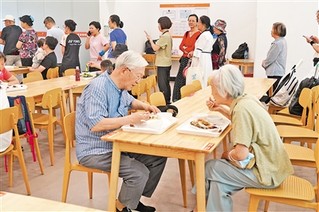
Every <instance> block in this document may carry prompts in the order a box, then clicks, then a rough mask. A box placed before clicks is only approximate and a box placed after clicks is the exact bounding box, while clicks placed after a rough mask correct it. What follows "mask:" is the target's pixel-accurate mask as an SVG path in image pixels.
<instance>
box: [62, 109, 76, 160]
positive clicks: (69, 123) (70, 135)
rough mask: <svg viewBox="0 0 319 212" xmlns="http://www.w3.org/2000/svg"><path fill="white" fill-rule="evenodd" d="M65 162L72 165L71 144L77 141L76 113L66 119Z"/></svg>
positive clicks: (70, 114)
mask: <svg viewBox="0 0 319 212" xmlns="http://www.w3.org/2000/svg"><path fill="white" fill-rule="evenodd" d="M64 132H65V161H66V162H67V163H69V164H71V143H72V142H73V141H74V140H75V112H71V113H69V114H68V115H66V116H65V117H64Z"/></svg>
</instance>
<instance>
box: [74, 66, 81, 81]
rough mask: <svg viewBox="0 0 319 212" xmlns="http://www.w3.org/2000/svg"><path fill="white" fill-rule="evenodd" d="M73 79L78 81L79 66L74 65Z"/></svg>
mask: <svg viewBox="0 0 319 212" xmlns="http://www.w3.org/2000/svg"><path fill="white" fill-rule="evenodd" d="M75 81H80V68H79V66H76V67H75Z"/></svg>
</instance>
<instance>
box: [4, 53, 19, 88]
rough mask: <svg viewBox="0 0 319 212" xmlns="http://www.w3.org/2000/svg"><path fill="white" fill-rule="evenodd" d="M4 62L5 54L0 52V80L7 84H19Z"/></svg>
mask: <svg viewBox="0 0 319 212" xmlns="http://www.w3.org/2000/svg"><path fill="white" fill-rule="evenodd" d="M5 62H6V56H5V55H4V54H3V53H2V52H0V82H1V81H2V82H7V83H8V84H9V85H13V84H19V80H18V79H17V78H16V77H15V76H14V75H13V74H11V73H10V72H9V71H8V70H7V69H6V68H5V67H4V64H5Z"/></svg>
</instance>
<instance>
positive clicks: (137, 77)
mask: <svg viewBox="0 0 319 212" xmlns="http://www.w3.org/2000/svg"><path fill="white" fill-rule="evenodd" d="M126 69H127V70H129V71H130V72H131V73H132V74H133V75H134V76H135V78H136V81H137V82H138V81H140V80H141V79H142V78H143V76H142V75H137V74H135V73H134V71H132V70H131V69H129V68H128V67H126Z"/></svg>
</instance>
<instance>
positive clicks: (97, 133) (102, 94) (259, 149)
mask: <svg viewBox="0 0 319 212" xmlns="http://www.w3.org/2000/svg"><path fill="white" fill-rule="evenodd" d="M19 19H20V22H21V27H22V28H23V29H24V31H22V30H21V28H20V27H18V26H16V25H15V19H14V17H12V16H10V15H8V16H6V17H5V19H4V21H5V25H6V27H5V28H4V29H3V32H2V35H1V39H0V43H1V44H4V54H3V53H0V69H1V75H0V77H2V78H0V79H1V80H3V78H4V77H5V78H6V79H7V80H8V81H9V83H16V82H17V79H15V78H14V77H13V76H12V75H11V74H10V73H8V72H6V71H3V70H5V68H4V63H5V62H6V64H8V65H18V66H20V65H23V66H31V68H30V71H38V72H41V73H42V75H43V78H44V79H45V78H46V73H47V71H48V69H49V68H52V67H56V66H57V65H58V64H59V63H61V65H60V75H63V72H64V71H65V70H66V69H69V68H75V67H76V66H80V60H79V49H80V46H81V39H80V37H79V36H78V35H77V34H76V33H75V30H76V26H77V23H75V22H74V20H71V19H68V20H65V22H64V31H62V30H61V29H59V28H57V27H56V25H55V21H54V19H53V18H52V17H46V18H45V19H44V24H45V27H46V28H47V29H48V33H47V37H46V38H45V39H44V40H43V41H41V40H39V39H38V37H37V34H36V32H35V30H34V29H33V28H32V26H33V22H34V19H33V17H32V16H30V15H24V16H22V17H20V18H19ZM317 19H319V12H317ZM157 23H158V30H159V32H160V36H159V39H158V40H157V41H154V40H153V39H152V38H151V36H150V35H149V34H148V33H147V32H145V34H146V38H147V40H149V41H150V44H151V47H152V49H153V50H154V51H155V53H156V60H155V65H156V67H157V77H158V86H159V89H160V91H161V92H163V93H164V97H165V100H166V103H167V104H170V103H171V93H173V98H172V101H177V100H178V99H180V98H181V95H180V88H181V87H182V86H183V85H185V83H186V82H185V76H183V70H184V69H185V67H187V66H190V67H199V68H200V70H201V72H202V73H201V78H200V79H199V80H200V81H201V84H202V87H206V86H207V82H208V79H209V78H211V80H210V81H209V84H210V86H211V93H212V96H213V97H214V98H210V99H208V100H207V102H206V106H207V108H208V109H209V110H211V111H218V112H220V113H221V114H223V115H224V116H226V117H227V118H229V119H231V122H232V133H231V136H232V138H231V141H232V144H233V147H232V148H231V150H230V151H227V152H224V153H223V154H222V157H221V159H214V160H208V161H207V162H206V170H205V176H206V194H207V197H206V198H207V211H231V210H232V199H231V195H232V194H233V193H234V192H236V191H239V190H241V189H243V188H244V187H255V188H275V187H278V186H279V185H280V184H281V183H282V182H283V181H284V180H285V178H286V177H287V176H288V175H290V174H292V172H293V168H292V165H291V162H290V160H289V158H288V155H287V153H286V151H285V149H284V146H283V144H282V141H281V139H280V136H279V134H278V132H277V130H276V128H275V125H274V122H273V121H272V119H271V117H270V115H269V114H268V112H267V111H266V110H265V109H264V108H263V106H262V104H261V103H260V102H259V100H258V99H257V98H256V97H254V96H251V95H247V94H245V93H244V78H243V75H242V73H241V72H240V70H239V69H238V68H237V67H235V66H233V65H228V64H225V63H226V52H227V46H228V41H227V36H226V22H225V21H224V20H222V19H218V20H216V21H215V23H214V25H211V20H210V18H209V17H208V16H206V15H203V16H200V17H198V16H197V15H196V14H191V15H189V17H188V26H189V30H188V31H187V32H185V34H184V36H183V39H182V41H181V44H180V46H179V49H180V50H181V51H182V54H183V55H182V57H181V59H180V66H179V70H178V74H177V78H176V82H175V85H174V89H173V92H171V89H170V84H169V80H170V70H171V66H172V60H171V56H172V45H173V41H172V35H171V33H170V28H171V27H172V21H171V20H170V18H169V17H167V16H162V17H160V18H159V19H158V21H157ZM318 23H319V22H318ZM108 24H109V26H110V28H111V29H113V31H112V32H111V33H110V40H107V39H106V38H105V37H104V36H103V35H102V34H101V33H100V30H101V25H100V23H99V22H97V21H92V22H90V23H89V31H88V33H87V38H86V41H85V48H86V49H88V50H89V52H90V61H89V62H88V63H87V64H88V67H89V71H96V70H102V73H101V74H100V76H99V77H96V78H95V79H93V80H92V81H91V82H90V84H89V85H88V86H86V87H85V88H84V90H83V93H82V95H81V97H80V99H79V101H78V104H77V107H76V124H75V134H76V155H77V159H78V161H79V163H80V164H82V165H84V166H86V167H91V168H96V169H100V170H103V171H107V172H109V171H110V170H111V164H112V148H113V147H112V142H105V141H102V140H101V136H103V135H105V134H108V133H110V132H112V131H114V130H116V129H118V128H120V127H121V126H123V125H134V124H138V123H141V122H143V121H145V120H148V119H150V118H151V113H158V112H160V111H159V109H158V108H157V107H155V106H153V105H150V104H147V103H145V102H142V101H140V100H137V99H135V98H134V97H133V96H132V95H130V93H129V91H130V90H131V89H132V87H133V86H135V85H137V84H138V82H139V81H140V80H141V79H142V78H143V76H144V72H145V66H147V62H146V60H145V59H144V58H143V57H142V55H141V54H140V53H137V52H134V51H132V50H128V48H127V35H126V34H125V32H124V31H123V29H122V27H123V25H124V24H123V22H122V21H121V20H120V17H119V16H117V15H111V16H110V17H109V21H108ZM271 36H272V37H273V38H274V39H275V40H274V41H273V42H272V44H271V47H270V50H269V52H268V54H267V58H266V59H265V60H263V62H262V67H263V68H264V69H265V70H266V74H267V77H269V78H275V79H277V82H278V81H279V80H280V78H281V77H282V76H283V75H284V73H285V67H286V58H287V43H286V41H285V39H284V37H285V36H286V27H285V25H284V24H283V23H280V22H276V23H274V24H273V26H272V30H271ZM306 40H307V42H309V43H310V44H311V46H312V47H313V48H314V49H315V51H316V52H319V50H318V51H317V49H319V48H318V43H319V40H318V38H317V37H315V36H311V37H306ZM57 46H58V47H59V48H57ZM5 55H6V56H5ZM104 55H106V56H107V58H110V60H103V59H102V58H103V57H104ZM112 62H113V63H115V65H114V66H113V64H112ZM275 86H276V84H275ZM225 106H226V107H225ZM131 109H134V110H142V111H138V112H134V113H129V110H131ZM251 117H254V118H251ZM274 152H276V154H273V153H274ZM251 155H253V157H251ZM252 158H255V160H254V163H253V164H252V165H251V166H249V167H248V166H246V165H245V166H243V167H237V166H235V165H234V163H233V162H241V161H247V160H252ZM166 161H167V158H165V157H158V156H151V155H142V154H136V153H127V152H123V153H122V154H121V160H120V169H119V176H120V177H122V178H123V183H122V185H121V189H120V192H119V194H118V199H117V202H116V208H117V211H131V209H135V210H137V211H143V212H153V211H155V210H156V209H155V208H154V207H152V206H146V205H144V204H143V203H142V202H141V201H140V199H141V196H145V197H151V196H152V194H153V193H154V191H155V189H156V187H157V185H158V183H159V181H160V178H161V175H162V173H163V170H164V168H165V164H166Z"/></svg>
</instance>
